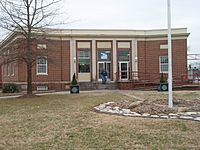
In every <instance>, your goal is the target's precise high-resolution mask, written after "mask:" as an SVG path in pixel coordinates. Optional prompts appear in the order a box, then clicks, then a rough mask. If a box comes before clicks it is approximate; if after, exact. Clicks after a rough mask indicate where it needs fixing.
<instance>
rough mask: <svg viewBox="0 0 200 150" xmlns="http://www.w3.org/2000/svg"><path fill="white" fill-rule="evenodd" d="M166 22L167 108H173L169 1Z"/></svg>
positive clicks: (169, 0) (169, 2) (169, 1)
mask: <svg viewBox="0 0 200 150" xmlns="http://www.w3.org/2000/svg"><path fill="white" fill-rule="evenodd" d="M167 16H168V17H167V18H168V19H167V20H168V107H169V108H173V96H172V94H173V93H172V35H171V0H167Z"/></svg>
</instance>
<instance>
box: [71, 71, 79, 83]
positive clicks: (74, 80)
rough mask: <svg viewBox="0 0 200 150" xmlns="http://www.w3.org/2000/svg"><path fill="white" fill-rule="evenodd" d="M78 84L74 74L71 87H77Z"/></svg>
mask: <svg viewBox="0 0 200 150" xmlns="http://www.w3.org/2000/svg"><path fill="white" fill-rule="evenodd" d="M77 84H78V82H77V80H76V76H75V73H74V75H73V78H72V82H71V85H77Z"/></svg>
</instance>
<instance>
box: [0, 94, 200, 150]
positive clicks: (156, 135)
mask: <svg viewBox="0 0 200 150" xmlns="http://www.w3.org/2000/svg"><path fill="white" fill-rule="evenodd" d="M128 94H130V95H136V96H140V97H143V98H148V97H153V98H154V97H155V98H156V97H166V96H167V95H166V93H158V92H138V91H133V92H128ZM175 96H176V97H184V98H187V99H190V98H193V97H196V98H199V97H200V92H186V93H182V92H175ZM123 99H131V97H129V96H127V95H124V94H123V91H121V92H117V91H115V92H110V93H82V94H78V95H70V94H66V95H47V96H41V97H37V98H32V99H25V98H23V99H20V98H17V99H0V149H20V150H21V149H34V150H35V149H36V150H37V149H56V150H57V149H59V150H60V149H61V150H62V149H65V150H66V149H83V150H85V149H180V150H182V149H183V150H184V149H195V150H197V149H199V148H200V140H199V139H200V123H199V122H195V121H186V120H161V119H143V118H134V117H123V116H115V115H108V114H99V113H95V112H93V111H92V109H93V107H94V106H96V105H98V104H100V103H104V102H108V101H120V100H123Z"/></svg>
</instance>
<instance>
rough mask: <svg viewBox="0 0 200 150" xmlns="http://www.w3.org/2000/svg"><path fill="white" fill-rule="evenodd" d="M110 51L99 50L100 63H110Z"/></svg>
mask: <svg viewBox="0 0 200 150" xmlns="http://www.w3.org/2000/svg"><path fill="white" fill-rule="evenodd" d="M110 60H111V55H110V50H98V61H110Z"/></svg>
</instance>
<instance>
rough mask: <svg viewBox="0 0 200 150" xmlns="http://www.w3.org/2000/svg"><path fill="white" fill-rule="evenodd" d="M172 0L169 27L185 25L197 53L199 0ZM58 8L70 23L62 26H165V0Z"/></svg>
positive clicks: (87, 1)
mask: <svg viewBox="0 0 200 150" xmlns="http://www.w3.org/2000/svg"><path fill="white" fill-rule="evenodd" d="M171 3H172V27H173V28H182V27H187V28H188V32H189V33H191V34H190V36H189V38H188V47H189V48H190V50H189V53H199V54H200V42H199V40H200V29H199V27H200V0H171ZM61 8H62V12H63V15H62V16H61V17H60V18H62V19H63V18H67V19H66V20H67V22H71V23H69V24H68V25H66V26H65V27H64V28H76V29H91V28H92V29H163V28H167V0H62V5H61ZM63 16H64V17H63ZM0 33H1V31H0ZM1 37H3V36H1Z"/></svg>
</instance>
